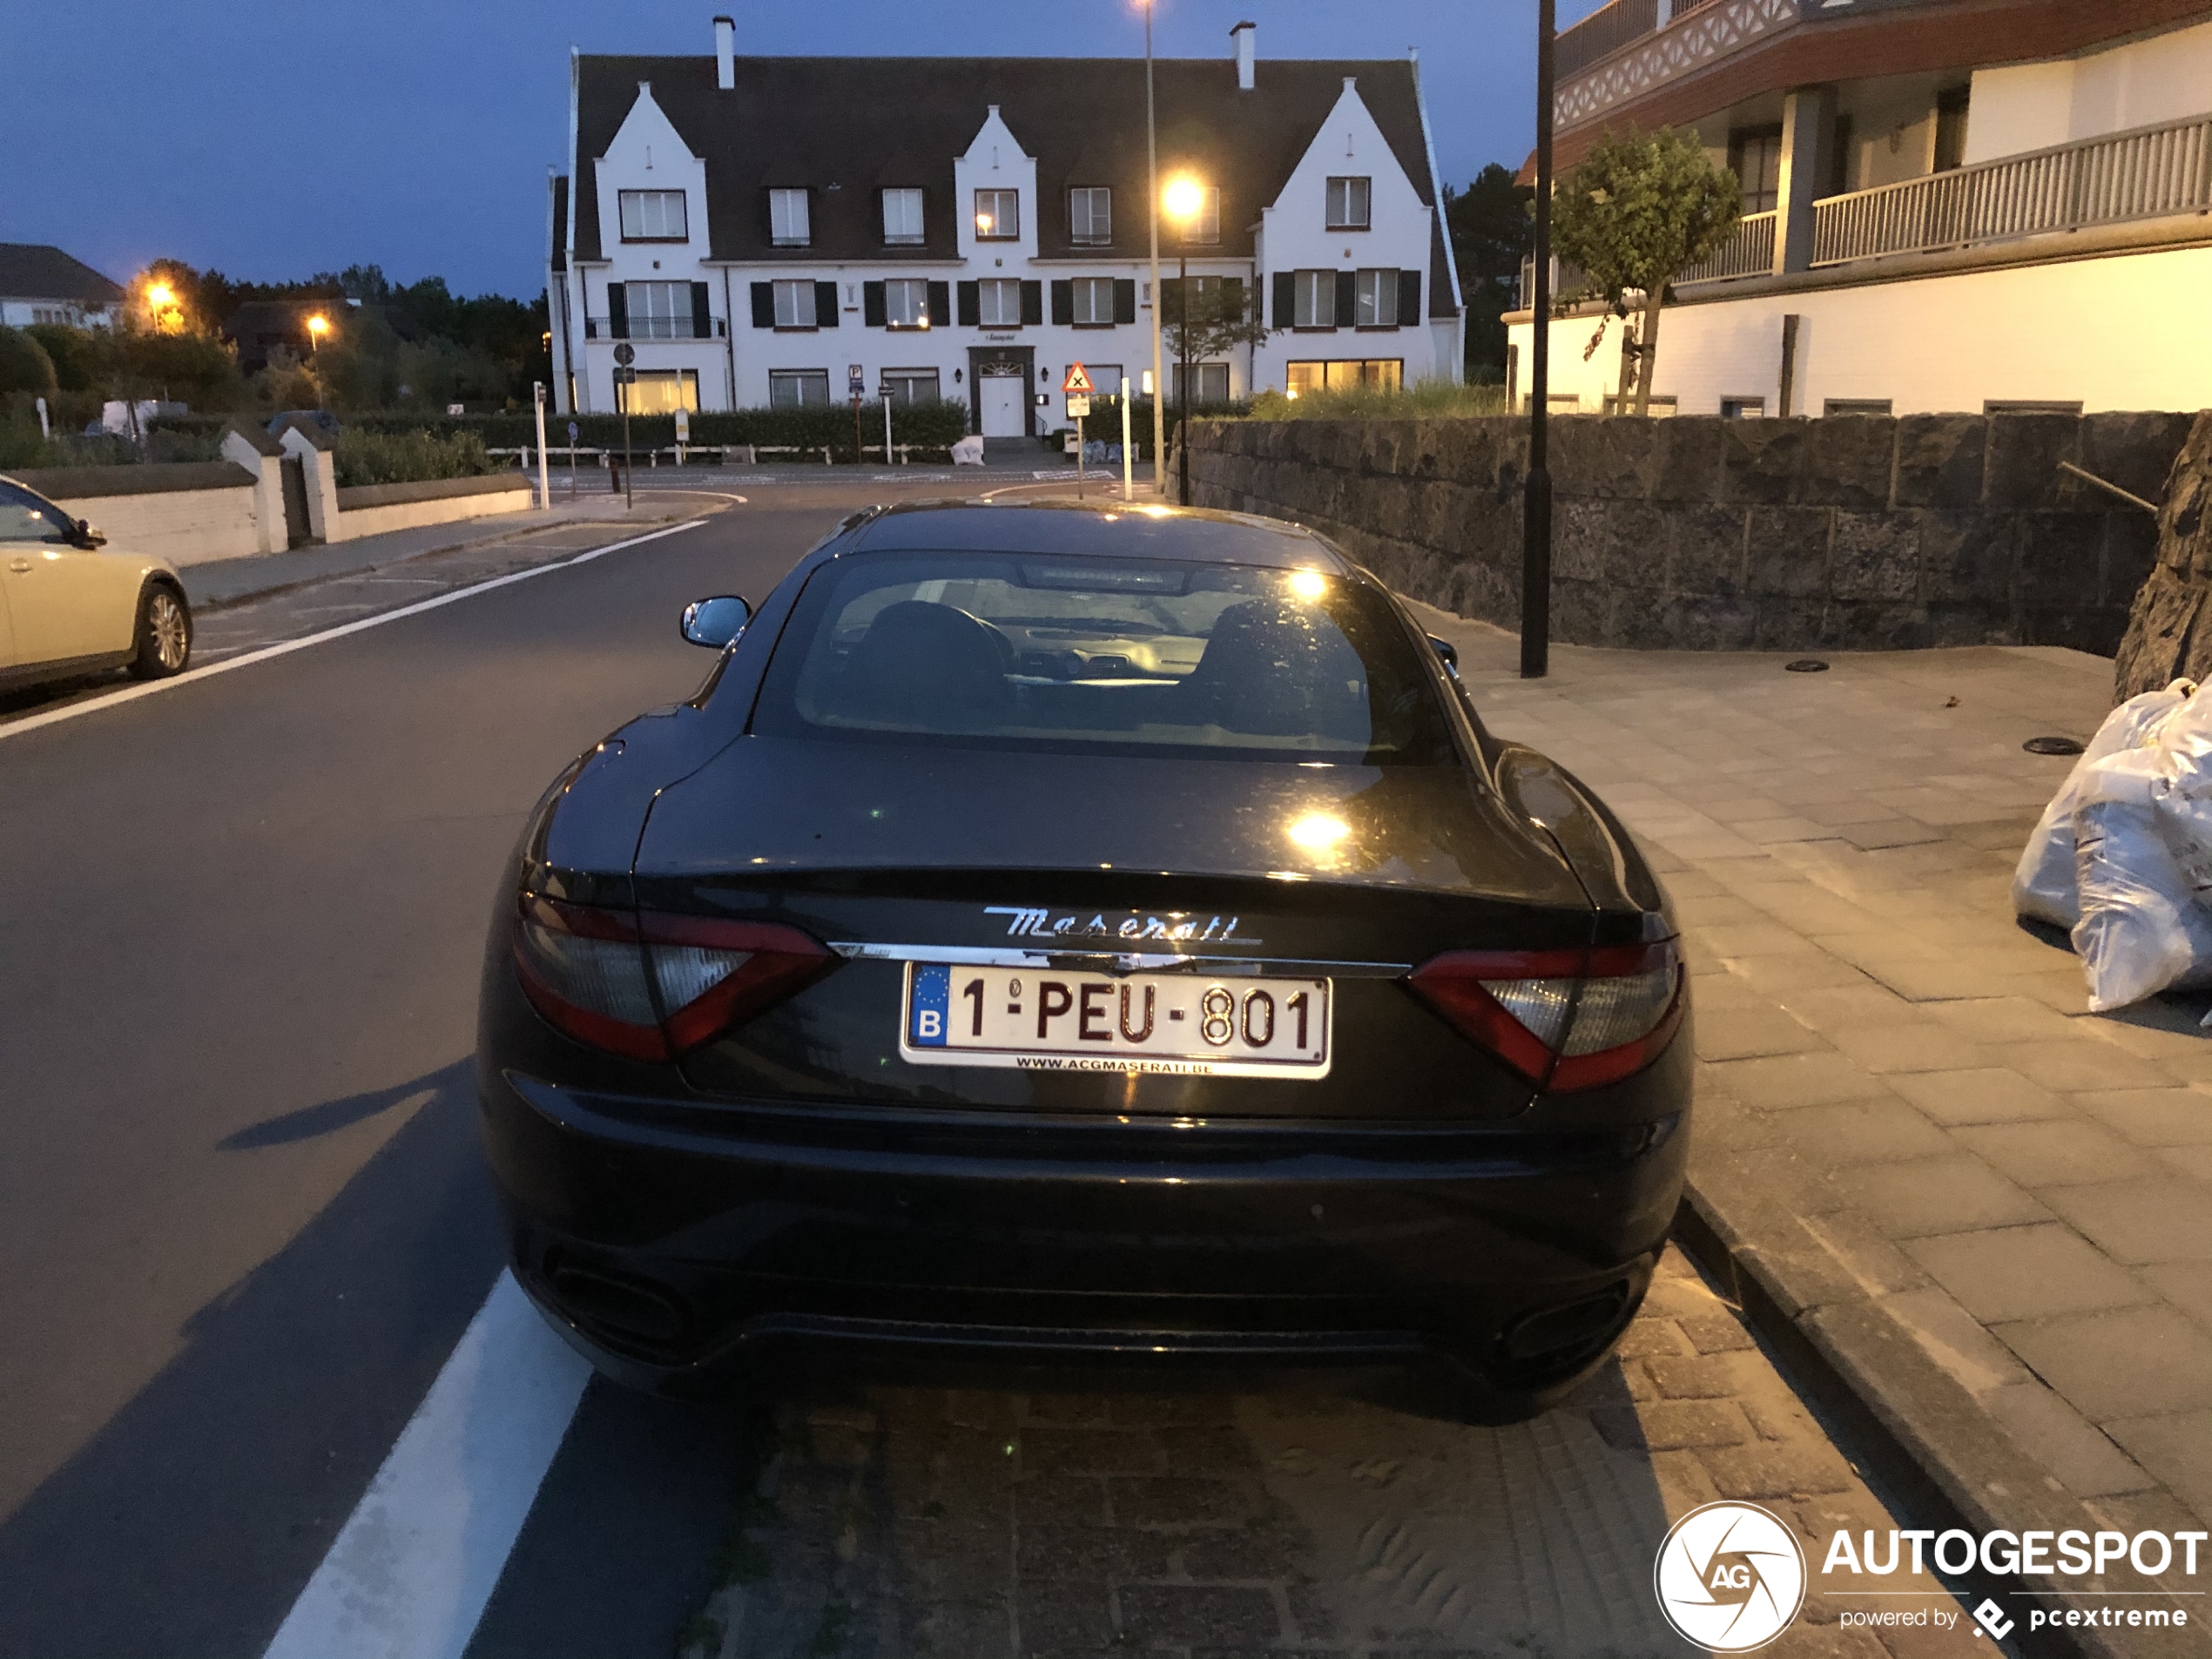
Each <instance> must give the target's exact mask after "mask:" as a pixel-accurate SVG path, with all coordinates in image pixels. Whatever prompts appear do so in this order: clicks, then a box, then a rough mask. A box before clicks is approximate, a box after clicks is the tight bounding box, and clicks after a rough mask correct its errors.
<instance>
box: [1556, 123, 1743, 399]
mask: <svg viewBox="0 0 2212 1659" xmlns="http://www.w3.org/2000/svg"><path fill="white" fill-rule="evenodd" d="M1742 217H1743V190H1742V189H1741V187H1740V186H1739V185H1737V179H1736V175H1735V174H1734V173H1732V172H1729V171H1728V169H1726V168H1725V167H1716V166H1715V165H1713V164H1712V162H1711V161H1710V159H1709V158H1707V156H1706V154H1705V152H1704V151H1703V149H1702V148H1701V147H1700V146H1699V145H1698V143H1697V138H1696V134H1694V133H1679V132H1656V133H1652V134H1649V135H1644V134H1640V133H1635V132H1630V133H1629V134H1627V135H1626V136H1623V137H1617V138H1616V137H1615V135H1613V134H1612V133H1609V132H1608V133H1607V134H1606V135H1605V136H1604V137H1603V138H1600V139H1599V140H1598V142H1597V145H1596V147H1595V149H1593V150H1592V151H1591V152H1590V153H1589V154H1588V156H1587V157H1585V158H1583V160H1582V163H1581V165H1579V166H1577V167H1576V168H1575V170H1574V171H1573V172H1570V173H1568V175H1567V177H1566V179H1564V180H1562V181H1561V185H1560V187H1559V192H1558V195H1557V196H1556V198H1555V199H1554V202H1553V205H1552V251H1553V252H1554V253H1556V254H1557V255H1558V256H1559V257H1560V258H1561V260H1564V261H1566V262H1567V263H1568V264H1570V265H1575V266H1581V269H1582V271H1583V273H1584V274H1585V275H1586V276H1588V279H1589V282H1590V287H1591V289H1592V290H1594V291H1595V295H1596V296H1597V297H1599V298H1602V299H1604V300H1607V301H1608V302H1609V303H1610V304H1611V305H1612V307H1613V308H1614V310H1615V313H1616V314H1619V315H1621V316H1623V317H1625V316H1627V315H1628V314H1629V299H1628V296H1629V294H1631V293H1635V294H1637V295H1640V296H1641V305H1642V312H1643V317H1642V324H1641V326H1640V327H1638V329H1637V331H1636V407H1635V412H1636V413H1637V414H1638V415H1647V414H1649V412H1650V408H1651V373H1652V366H1653V364H1654V362H1655V361H1656V359H1657V356H1658V352H1659V309H1660V307H1661V306H1662V304H1663V303H1664V302H1665V300H1666V295H1667V286H1668V284H1669V281H1671V280H1672V279H1673V277H1674V275H1675V273H1676V272H1677V271H1681V270H1683V269H1685V268H1687V267H1688V266H1693V265H1696V264H1697V263H1699V262H1700V261H1701V260H1706V259H1710V257H1711V256H1712V255H1713V254H1714V253H1716V252H1718V251H1719V249H1720V246H1721V244H1722V243H1723V242H1725V241H1726V240H1727V239H1728V237H1729V234H1730V232H1732V231H1734V230H1735V228H1736V222H1737V219H1741V218H1742ZM1544 321H1545V320H1544V319H1541V318H1540V319H1539V320H1538V326H1539V327H1541V326H1543V324H1544Z"/></svg>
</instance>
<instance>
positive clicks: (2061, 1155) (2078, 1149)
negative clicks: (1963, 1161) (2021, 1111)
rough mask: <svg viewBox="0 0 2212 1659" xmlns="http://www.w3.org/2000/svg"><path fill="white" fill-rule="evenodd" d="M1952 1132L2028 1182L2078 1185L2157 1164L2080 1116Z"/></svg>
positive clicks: (2014, 1176) (2138, 1172)
mask: <svg viewBox="0 0 2212 1659" xmlns="http://www.w3.org/2000/svg"><path fill="white" fill-rule="evenodd" d="M1951 1136H1952V1139H1953V1140H1955V1141H1957V1142H1958V1143H1959V1144H1960V1145H1961V1146H1964V1147H1965V1148H1966V1149H1967V1150H1969V1151H1971V1152H1972V1153H1973V1155H1974V1156H1975V1157H1979V1158H1980V1159H1981V1160H1982V1161H1983V1162H1984V1163H1987V1164H1988V1165H1989V1166H1990V1167H1991V1168H1992V1169H1993V1170H1998V1171H1999V1172H2000V1173H2001V1174H2004V1175H2006V1176H2007V1177H2011V1178H2012V1179H2013V1180H2014V1181H2017V1182H2019V1183H2020V1185H2022V1186H2024V1187H2033V1188H2041V1187H2058V1186H2073V1185H2078V1184H2081V1183H2084V1182H2090V1181H2103V1180H2109V1179H2111V1178H2113V1177H2127V1176H2148V1175H2150V1174H2152V1173H2153V1172H2154V1171H2155V1165H2154V1164H2153V1163H2152V1162H2151V1161H2150V1159H2149V1158H2148V1157H2146V1156H2145V1155H2144V1154H2143V1153H2141V1152H2140V1151H2138V1150H2136V1149H2135V1148H2134V1147H2132V1146H2130V1145H2128V1143H2127V1142H2125V1141H2123V1140H2121V1138H2120V1137H2119V1136H2116V1135H2114V1134H2113V1133H2112V1131H2111V1130H2107V1129H2105V1128H2103V1127H2101V1125H2099V1124H2096V1123H2082V1122H2080V1121H2079V1120H2078V1119H2072V1118H2054V1119H2050V1120H2048V1121H2046V1122H2043V1123H1981V1124H1969V1125H1966V1126H1963V1127H1961V1128H1959V1129H1954V1130H1952V1131H1951Z"/></svg>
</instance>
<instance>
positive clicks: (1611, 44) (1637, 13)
mask: <svg viewBox="0 0 2212 1659" xmlns="http://www.w3.org/2000/svg"><path fill="white" fill-rule="evenodd" d="M1658 27H1659V0H1613V3H1612V4H1610V5H1606V6H1601V7H1599V8H1598V9H1597V10H1595V11H1593V12H1592V13H1590V15H1589V16H1588V17H1585V18H1583V19H1582V21H1581V22H1580V23H1578V24H1575V25H1574V26H1573V27H1572V28H1568V29H1562V30H1560V31H1559V37H1558V39H1557V42H1556V44H1554V46H1553V47H1552V72H1553V73H1554V75H1556V76H1558V77H1559V78H1561V79H1564V78H1567V77H1568V76H1569V75H1579V74H1581V72H1582V71H1584V70H1586V69H1588V67H1589V66H1590V65H1591V64H1595V62H1597V60H1598V59H1599V58H1601V57H1608V56H1609V55H1610V54H1612V53H1614V52H1616V51H1620V50H1621V48H1622V47H1623V46H1625V45H1627V44H1629V42H1630V41H1632V40H1641V39H1642V37H1644V36H1646V35H1649V34H1650V33H1652V32H1653V31H1655V30H1656V29H1657V28H1658Z"/></svg>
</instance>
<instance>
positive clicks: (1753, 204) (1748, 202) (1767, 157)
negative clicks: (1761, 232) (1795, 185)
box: [1728, 127, 1782, 213]
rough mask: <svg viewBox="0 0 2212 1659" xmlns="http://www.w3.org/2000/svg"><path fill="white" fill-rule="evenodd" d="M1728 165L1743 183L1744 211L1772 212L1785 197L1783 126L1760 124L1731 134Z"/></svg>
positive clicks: (1737, 179) (1738, 182)
mask: <svg viewBox="0 0 2212 1659" xmlns="http://www.w3.org/2000/svg"><path fill="white" fill-rule="evenodd" d="M1728 147H1729V165H1730V166H1731V167H1732V168H1734V170H1735V172H1736V182H1737V184H1739V185H1742V186H1743V211H1744V212H1747V213H1770V212H1773V211H1774V210H1775V207H1776V206H1777V204H1779V203H1780V201H1781V200H1782V129H1781V128H1780V127H1760V128H1757V130H1755V131H1751V132H1737V133H1734V134H1731V135H1730V139H1729V146H1728Z"/></svg>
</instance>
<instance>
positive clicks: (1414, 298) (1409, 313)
mask: <svg viewBox="0 0 2212 1659" xmlns="http://www.w3.org/2000/svg"><path fill="white" fill-rule="evenodd" d="M1420 320H1421V273H1420V272H1419V271H1400V272H1399V273H1398V326H1399V327H1400V328H1411V327H1414V326H1415V325H1417V324H1418V323H1419V322H1420Z"/></svg>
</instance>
